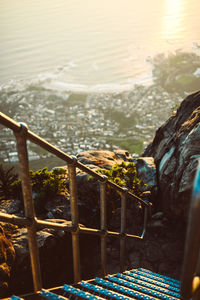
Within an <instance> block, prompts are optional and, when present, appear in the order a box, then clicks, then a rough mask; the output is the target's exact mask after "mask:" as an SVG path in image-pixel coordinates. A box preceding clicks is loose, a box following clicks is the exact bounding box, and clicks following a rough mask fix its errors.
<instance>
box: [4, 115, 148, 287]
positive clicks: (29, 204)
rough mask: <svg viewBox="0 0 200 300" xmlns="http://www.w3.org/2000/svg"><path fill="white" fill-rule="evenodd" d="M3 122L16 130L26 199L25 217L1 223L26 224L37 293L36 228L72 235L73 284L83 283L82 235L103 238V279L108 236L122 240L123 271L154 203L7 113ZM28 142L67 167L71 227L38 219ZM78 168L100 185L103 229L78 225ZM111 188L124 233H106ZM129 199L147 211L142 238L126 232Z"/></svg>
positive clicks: (9, 217) (121, 258) (8, 216)
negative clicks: (130, 244) (128, 246)
mask: <svg viewBox="0 0 200 300" xmlns="http://www.w3.org/2000/svg"><path fill="white" fill-rule="evenodd" d="M0 123H1V124H2V125H4V126H6V127H7V128H10V129H11V130H13V132H14V134H15V136H16V140H17V149H18V156H19V163H20V169H21V178H22V190H23V199H24V207H25V217H17V216H14V215H8V214H4V213H0V220H2V221H7V222H10V223H13V224H17V225H24V226H26V227H27V230H28V241H29V249H30V256H31V266H32V274H33V283H34V290H35V292H37V291H38V290H40V289H41V288H42V279H41V272H40V262H39V255H38V248H37V241H36V230H37V228H54V229H62V230H64V231H67V232H71V233H72V248H73V265H74V282H75V283H77V282H79V281H80V280H81V273H80V254H79V234H80V233H85V234H95V235H99V236H100V237H101V264H102V273H103V276H106V275H107V271H106V242H107V236H115V237H119V238H120V268H121V270H123V269H124V264H125V241H126V238H138V239H143V237H144V234H145V231H146V226H147V216H148V209H149V208H150V206H151V204H150V203H149V202H148V201H145V200H143V199H141V198H139V197H137V196H136V195H134V194H132V193H130V192H129V191H128V190H127V189H124V188H122V187H120V186H118V185H117V184H115V183H113V182H111V181H109V180H108V179H107V178H106V177H105V176H104V175H99V174H98V173H96V172H94V171H93V170H91V169H89V168H88V167H86V166H85V165H83V164H82V163H80V162H79V161H77V159H76V157H72V156H69V155H67V154H66V153H64V152H63V151H61V150H60V149H58V148H56V147H55V146H53V145H51V144H50V143H48V142H47V141H45V140H44V139H42V138H41V137H39V136H37V135H36V134H34V133H33V132H31V131H30V130H29V129H28V127H27V125H26V124H24V123H21V124H19V123H17V122H15V121H14V120H13V119H11V118H9V117H8V116H6V115H5V114H3V113H1V112H0ZM27 140H30V141H31V142H33V143H35V144H37V145H39V146H40V147H42V148H43V149H45V150H47V151H48V152H50V153H52V154H54V155H56V156H57V157H59V158H61V159H62V160H64V161H65V162H67V164H68V173H69V186H70V207H71V216H72V222H71V223H72V224H71V225H69V224H60V223H54V222H49V221H43V220H38V219H37V218H36V216H35V211H34V205H33V199H32V188H31V183H30V177H29V161H28V151H27V144H26V142H27ZM76 168H79V169H80V170H82V171H84V172H85V173H87V174H89V175H91V176H93V177H94V178H96V179H97V180H98V181H99V182H100V207H101V209H100V211H101V228H100V229H93V228H87V227H81V226H79V218H78V203H77V189H76ZM107 185H109V186H111V187H113V188H114V189H115V190H117V191H119V192H120V194H121V231H120V232H113V231H109V230H107V222H106V186H107ZM127 196H130V197H131V198H132V199H134V200H136V201H138V202H140V203H141V204H142V205H143V206H144V208H145V214H144V224H143V229H142V233H141V235H133V234H128V233H126V231H125V219H126V197H127Z"/></svg>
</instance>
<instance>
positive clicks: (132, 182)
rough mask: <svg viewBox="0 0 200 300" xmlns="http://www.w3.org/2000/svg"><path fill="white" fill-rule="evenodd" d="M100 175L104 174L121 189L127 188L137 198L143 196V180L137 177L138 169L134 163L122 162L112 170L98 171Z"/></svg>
mask: <svg viewBox="0 0 200 300" xmlns="http://www.w3.org/2000/svg"><path fill="white" fill-rule="evenodd" d="M97 171H98V173H101V174H104V175H106V176H107V177H108V179H109V180H110V181H112V182H114V183H116V184H118V185H119V186H121V187H126V188H128V189H129V191H130V192H132V193H133V194H135V195H136V196H139V197H140V196H141V194H142V187H143V186H144V184H143V182H142V180H141V179H139V178H138V177H137V169H136V166H135V164H134V163H133V162H131V163H126V162H124V161H123V162H121V163H120V164H115V165H114V166H113V167H112V169H111V170H105V169H98V170H97Z"/></svg>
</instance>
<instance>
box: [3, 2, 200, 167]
mask: <svg viewBox="0 0 200 300" xmlns="http://www.w3.org/2000/svg"><path fill="white" fill-rule="evenodd" d="M199 11H200V2H199V1H198V0H190V1H188V0H152V1H149V0H141V1H139V2H138V1H135V0H123V1H122V0H118V1H114V0H109V1H106V0H101V1H100V0H95V1H94V0H83V1H80V0H73V1H70V0H56V1H54V0H51V1H48V0H44V1H39V0H35V1H31V0H30V1H25V0H21V1H17V2H14V1H13V0H7V1H5V0H1V1H0V45H1V47H0V109H1V111H2V112H3V113H6V114H8V115H9V116H10V117H13V118H14V119H15V120H16V121H22V122H26V123H27V124H28V125H29V128H30V130H32V131H34V132H35V133H37V134H39V135H41V136H42V137H43V138H45V139H47V140H48V141H50V142H51V143H53V144H54V145H56V146H59V147H60V148H61V149H62V150H64V151H66V152H67V153H69V154H76V153H77V152H80V151H84V150H89V149H115V148H124V149H127V150H129V151H130V152H131V153H132V154H134V155H136V154H137V155H139V154H140V153H141V152H142V150H143V149H144V147H145V145H146V144H147V143H149V142H150V141H151V140H152V138H153V136H154V134H155V131H156V129H157V128H158V127H159V126H160V125H161V124H162V123H163V122H164V121H165V120H166V119H167V118H168V117H169V116H170V115H171V114H173V113H175V111H176V108H177V106H178V105H179V103H180V102H181V101H182V99H183V98H184V97H185V96H186V95H187V94H188V93H190V92H192V91H194V90H197V89H198V88H199V87H200V19H199ZM0 129H1V130H0V136H1V141H0V149H1V161H2V162H8V161H15V160H16V159H17V156H16V149H15V143H14V139H13V136H12V134H11V132H10V131H9V130H6V129H3V127H0ZM29 148H30V158H31V159H40V158H42V159H44V158H46V157H47V156H48V154H47V153H45V152H44V151H43V150H41V149H38V148H37V147H35V146H34V145H29Z"/></svg>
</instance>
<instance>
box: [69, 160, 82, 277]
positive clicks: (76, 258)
mask: <svg viewBox="0 0 200 300" xmlns="http://www.w3.org/2000/svg"><path fill="white" fill-rule="evenodd" d="M72 158H73V161H74V162H73V163H71V164H68V173H69V187H70V206H71V218H72V226H73V228H74V230H73V231H72V251H73V268H74V283H78V282H79V281H81V271H80V248H79V224H78V201H77V188H76V160H77V159H76V157H75V156H73V157H72Z"/></svg>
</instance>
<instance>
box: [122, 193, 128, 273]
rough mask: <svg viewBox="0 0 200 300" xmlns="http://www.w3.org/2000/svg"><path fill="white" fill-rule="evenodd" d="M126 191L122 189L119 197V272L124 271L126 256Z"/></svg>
mask: <svg viewBox="0 0 200 300" xmlns="http://www.w3.org/2000/svg"><path fill="white" fill-rule="evenodd" d="M127 192H128V189H126V188H124V193H122V195H121V228H120V233H121V235H120V272H123V271H124V266H125V255H126V253H125V252H126V234H125V230H126V195H127Z"/></svg>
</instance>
